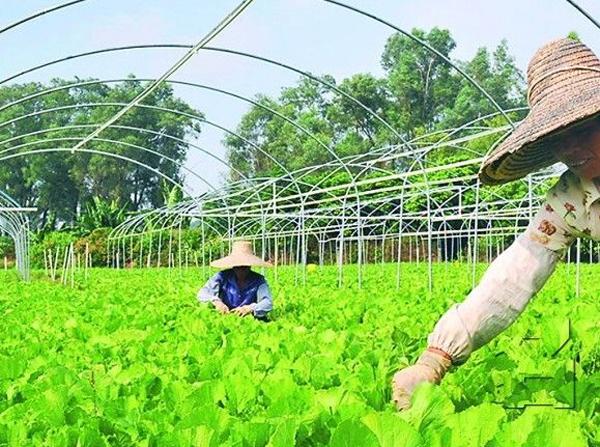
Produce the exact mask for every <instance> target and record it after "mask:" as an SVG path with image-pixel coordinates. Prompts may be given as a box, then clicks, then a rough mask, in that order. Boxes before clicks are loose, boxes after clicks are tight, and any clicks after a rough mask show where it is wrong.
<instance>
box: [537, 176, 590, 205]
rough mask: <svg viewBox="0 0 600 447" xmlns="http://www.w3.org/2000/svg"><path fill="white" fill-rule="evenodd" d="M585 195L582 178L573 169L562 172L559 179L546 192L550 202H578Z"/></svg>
mask: <svg viewBox="0 0 600 447" xmlns="http://www.w3.org/2000/svg"><path fill="white" fill-rule="evenodd" d="M583 195H584V191H583V187H582V184H581V179H580V178H579V177H578V176H577V175H576V174H575V173H573V172H572V171H569V170H567V171H565V172H563V173H562V175H561V176H560V178H559V179H558V181H557V182H556V183H555V184H554V185H553V186H552V187H551V188H550V189H549V190H548V192H547V193H546V199H547V200H548V202H550V203H552V202H555V203H556V202H559V201H562V202H564V203H571V202H577V201H579V200H580V199H581V197H582V196H583Z"/></svg>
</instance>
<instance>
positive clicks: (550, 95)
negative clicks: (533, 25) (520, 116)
mask: <svg viewBox="0 0 600 447" xmlns="http://www.w3.org/2000/svg"><path fill="white" fill-rule="evenodd" d="M527 85H528V88H527V99H528V102H529V108H530V110H529V114H528V115H527V117H526V118H525V119H524V120H523V121H522V122H521V123H520V124H519V125H518V126H517V127H516V129H515V130H514V131H513V132H512V133H511V134H510V135H509V136H508V138H506V140H504V141H503V142H502V143H501V144H500V145H499V146H498V147H496V148H495V149H494V150H493V151H492V152H491V153H489V154H488V155H487V156H486V157H485V159H484V161H483V163H482V165H481V169H480V171H479V178H480V180H481V182H482V183H484V184H488V185H494V184H501V183H507V182H510V181H512V180H517V179H519V178H522V177H524V176H526V175H527V174H529V173H530V172H534V171H537V170H539V169H542V168H545V167H547V166H550V165H552V164H554V163H556V162H557V161H558V160H557V159H556V157H555V156H554V151H553V150H552V145H551V144H548V143H549V142H550V141H551V139H552V138H553V137H554V136H556V135H557V134H559V133H562V132H563V131H564V130H565V129H570V128H572V127H574V126H576V125H578V124H580V123H582V122H583V121H587V120H588V119H591V118H593V117H595V116H597V115H599V114H600V60H599V59H598V56H596V55H595V54H594V53H593V52H592V50H590V49H589V48H588V47H587V46H585V45H584V44H583V43H581V42H578V41H576V40H573V39H570V38H565V39H558V40H554V41H552V42H550V43H548V44H546V45H544V46H543V47H542V48H540V49H539V50H538V51H537V52H536V53H535V55H534V56H533V58H532V59H531V62H529V67H528V68H527Z"/></svg>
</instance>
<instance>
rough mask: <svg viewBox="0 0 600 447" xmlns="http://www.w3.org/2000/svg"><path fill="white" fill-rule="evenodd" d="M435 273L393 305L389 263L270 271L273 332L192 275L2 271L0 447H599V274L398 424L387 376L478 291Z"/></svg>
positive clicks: (459, 276) (427, 392) (451, 272)
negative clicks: (298, 273)
mask: <svg viewBox="0 0 600 447" xmlns="http://www.w3.org/2000/svg"><path fill="white" fill-rule="evenodd" d="M347 268H348V269H349V270H350V269H352V267H347ZM434 268H435V270H436V271H435V272H434V274H435V276H434V277H435V278H436V282H435V284H434V291H433V293H432V294H431V295H429V294H428V291H427V289H426V280H425V279H426V270H425V269H426V266H425V265H423V264H422V265H421V266H418V265H414V264H410V265H409V264H406V265H403V266H402V283H401V288H400V289H399V290H396V288H395V271H396V270H395V269H396V267H395V266H394V265H381V266H375V265H371V266H368V267H367V268H366V271H365V280H364V287H363V288H362V289H361V290H359V289H358V288H357V287H356V285H354V284H351V283H348V284H346V286H345V287H344V288H343V289H337V288H336V271H335V270H334V269H333V268H331V267H325V268H323V269H322V270H321V269H316V270H315V271H311V272H309V273H308V275H307V284H306V286H303V287H299V285H296V284H295V279H294V271H293V270H292V269H288V270H286V269H281V268H280V269H279V271H278V272H277V278H275V276H274V275H275V272H273V271H269V272H267V273H268V278H269V279H270V282H271V285H272V289H273V292H274V297H275V307H276V309H275V311H274V313H273V320H272V321H271V322H268V323H262V322H258V321H255V320H254V319H252V318H250V317H247V318H244V319H241V318H238V317H235V316H233V315H226V316H221V315H219V314H217V313H216V312H214V311H213V310H212V309H209V308H207V307H206V306H203V305H201V304H199V303H197V302H196V300H195V293H196V291H197V290H198V288H199V287H200V286H201V284H202V283H203V282H204V280H205V279H206V277H203V276H202V274H201V272H200V271H198V270H192V269H190V270H184V271H181V272H180V271H178V270H173V271H168V270H167V269H162V270H121V271H114V270H111V271H108V270H101V269H99V270H93V271H92V272H91V273H90V276H89V277H88V278H87V279H84V278H82V277H81V278H76V286H75V288H73V289H71V288H68V287H64V286H62V285H60V284H54V283H51V282H48V281H47V280H37V281H34V282H32V283H30V284H24V283H20V282H18V281H17V280H16V279H15V278H14V277H13V276H12V274H9V273H6V272H1V273H0V282H1V284H2V289H1V291H0V309H1V311H2V315H3V322H2V327H1V329H0V333H1V339H2V344H1V345H0V446H19V447H21V446H28V445H33V446H38V445H39V446H52V447H59V446H82V447H83V446H108V445H110V446H133V445H135V446H186V447H187V446H214V447H216V446H265V445H268V446H292V445H301V446H321V445H332V446H362V447H370V446H403V445H407V446H469V447H470V446H476V445H481V446H490V447H492V446H542V445H543V446H545V447H551V446H569V447H576V446H586V445H592V446H600V340H599V337H598V334H599V329H600V298H599V297H600V284H599V282H598V281H597V278H598V273H599V268H598V267H597V266H595V265H590V266H585V265H584V266H582V278H581V288H582V292H581V296H580V297H579V298H575V292H574V290H575V289H574V287H575V284H574V267H573V266H571V267H570V268H569V267H568V266H566V265H562V266H561V267H560V268H559V270H558V271H557V273H556V274H555V275H554V277H553V278H552V279H551V281H550V282H549V283H548V284H547V285H546V287H545V288H544V289H543V291H542V293H541V294H540V295H538V296H537V297H536V298H535V299H534V301H533V302H532V303H531V305H530V306H529V307H528V308H527V309H526V311H525V313H524V314H523V315H522V317H521V318H520V319H519V320H518V321H517V323H516V324H515V325H513V326H512V327H511V328H509V329H508V330H507V331H506V332H505V333H504V334H502V335H500V336H499V337H498V338H497V339H495V340H493V341H492V342H491V343H490V344H489V345H487V346H485V347H484V348H482V349H481V350H479V351H477V352H475V354H474V355H473V356H472V357H471V359H470V360H469V361H468V362H467V363H466V364H465V365H463V366H461V367H458V368H455V369H454V370H453V372H451V373H450V374H449V375H448V376H447V377H446V379H445V380H444V382H443V383H442V385H441V386H427V385H425V386H423V387H421V388H420V389H419V390H418V392H417V394H416V396H415V402H414V405H413V408H412V409H410V410H409V411H407V412H404V413H400V414H399V413H397V412H396V411H395V409H394V407H393V405H392V404H391V403H390V380H391V376H392V375H393V373H394V372H395V371H396V370H397V369H398V368H400V367H402V366H405V365H407V364H409V363H412V362H413V361H414V360H415V359H416V357H417V356H418V354H419V353H420V351H421V350H422V349H423V348H424V347H425V344H426V336H427V334H428V333H429V332H430V330H431V329H432V327H433V325H434V323H435V321H437V319H438V318H439V316H440V315H441V313H442V312H443V311H444V310H445V309H446V308H447V307H448V306H449V305H450V304H451V303H452V302H454V301H459V300H462V299H463V297H464V296H465V294H466V293H467V292H468V291H469V289H470V284H471V281H470V271H469V270H468V268H467V266H466V265H462V264H461V265H459V264H456V265H453V264H436V265H434ZM483 268H484V266H481V269H482V270H483ZM206 273H208V272H206ZM349 273H353V272H349ZM34 275H35V272H34ZM347 277H348V278H355V277H356V275H355V274H349V275H347Z"/></svg>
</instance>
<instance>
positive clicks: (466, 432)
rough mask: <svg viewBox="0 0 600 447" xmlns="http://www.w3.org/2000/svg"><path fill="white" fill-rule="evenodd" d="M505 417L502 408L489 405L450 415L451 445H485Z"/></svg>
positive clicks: (485, 404) (466, 446) (458, 446)
mask: <svg viewBox="0 0 600 447" xmlns="http://www.w3.org/2000/svg"><path fill="white" fill-rule="evenodd" d="M505 416H506V413H505V411H504V409H503V408H502V407H500V406H498V405H494V404H490V403H484V404H482V405H479V406H477V407H471V408H468V409H467V410H465V411H462V412H460V413H458V414H454V415H452V416H451V418H450V426H451V427H452V442H451V445H452V446H456V447H460V446H465V447H470V446H473V445H485V444H486V443H487V442H488V441H489V440H490V439H492V438H493V437H494V435H495V434H496V433H497V432H498V430H499V429H500V427H501V422H502V420H503V419H504V418H505Z"/></svg>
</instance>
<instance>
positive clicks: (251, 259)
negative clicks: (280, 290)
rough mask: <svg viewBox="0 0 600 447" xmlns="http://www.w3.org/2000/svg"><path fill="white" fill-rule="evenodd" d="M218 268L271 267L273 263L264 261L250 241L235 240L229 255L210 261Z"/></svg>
mask: <svg viewBox="0 0 600 447" xmlns="http://www.w3.org/2000/svg"><path fill="white" fill-rule="evenodd" d="M210 265H211V266H212V267H215V268H218V269H230V268H233V267H243V266H247V267H271V263H270V262H267V261H263V260H262V259H261V258H259V257H258V256H256V255H255V254H254V252H253V251H252V244H251V243H250V242H248V241H235V242H234V243H233V246H232V247H231V253H229V255H227V256H225V257H223V258H221V259H217V260H216V261H213V262H211V263H210Z"/></svg>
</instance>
